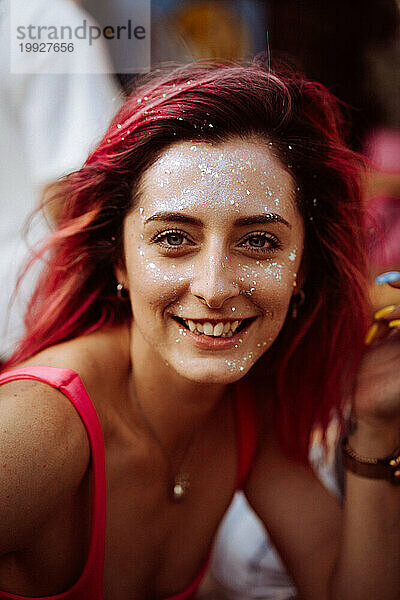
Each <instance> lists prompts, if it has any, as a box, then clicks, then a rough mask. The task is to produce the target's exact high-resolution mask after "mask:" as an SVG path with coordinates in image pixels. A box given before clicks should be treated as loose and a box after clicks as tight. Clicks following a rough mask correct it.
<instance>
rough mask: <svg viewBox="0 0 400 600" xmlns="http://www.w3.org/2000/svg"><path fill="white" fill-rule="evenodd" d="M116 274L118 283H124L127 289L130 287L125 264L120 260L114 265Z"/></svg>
mask: <svg viewBox="0 0 400 600" xmlns="http://www.w3.org/2000/svg"><path fill="white" fill-rule="evenodd" d="M114 275H115V279H116V280H117V282H118V283H122V285H123V286H124V288H125V289H128V277H127V273H126V269H125V265H123V264H121V263H120V262H118V264H117V265H115V266H114Z"/></svg>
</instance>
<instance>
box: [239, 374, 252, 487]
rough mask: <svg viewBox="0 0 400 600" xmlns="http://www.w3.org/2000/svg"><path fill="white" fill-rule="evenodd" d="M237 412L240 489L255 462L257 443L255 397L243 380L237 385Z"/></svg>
mask: <svg viewBox="0 0 400 600" xmlns="http://www.w3.org/2000/svg"><path fill="white" fill-rule="evenodd" d="M235 413H236V414H235V417H236V433H237V447H238V466H237V480H236V488H237V489H240V488H241V487H242V486H243V484H244V482H245V480H246V477H247V475H248V474H249V471H250V469H251V466H252V464H253V459H254V455H255V451H256V443H257V427H256V417H255V406H254V397H253V394H252V393H251V389H250V386H249V385H248V384H247V385H246V384H244V383H243V382H242V381H240V382H239V383H237V384H236V385H235Z"/></svg>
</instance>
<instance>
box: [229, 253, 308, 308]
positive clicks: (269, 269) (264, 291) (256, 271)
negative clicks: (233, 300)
mask: <svg viewBox="0 0 400 600" xmlns="http://www.w3.org/2000/svg"><path fill="white" fill-rule="evenodd" d="M241 270H242V273H241V274H240V276H239V281H240V284H241V288H242V291H241V293H242V294H244V295H246V296H248V297H249V298H250V299H251V300H252V302H254V303H255V304H257V305H258V306H259V307H260V308H262V310H263V312H264V314H266V315H267V316H270V317H271V318H279V317H281V316H282V313H284V315H286V312H287V309H288V306H289V303H290V300H291V297H292V294H293V289H294V287H293V283H294V282H295V280H296V272H295V270H294V264H291V263H289V264H288V262H287V261H285V262H278V261H269V262H268V263H266V262H263V263H261V262H260V261H256V267H250V266H245V265H241Z"/></svg>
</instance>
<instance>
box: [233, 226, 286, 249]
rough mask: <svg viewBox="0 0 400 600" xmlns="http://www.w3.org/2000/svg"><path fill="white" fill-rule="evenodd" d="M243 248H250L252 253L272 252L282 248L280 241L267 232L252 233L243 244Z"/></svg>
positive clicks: (241, 243) (241, 244)
mask: <svg viewBox="0 0 400 600" xmlns="http://www.w3.org/2000/svg"><path fill="white" fill-rule="evenodd" d="M240 246H242V247H243V248H250V250H251V251H256V252H257V251H259V252H271V251H272V250H278V249H280V248H281V247H282V244H281V242H280V241H279V239H278V238H277V237H276V236H275V235H272V234H271V233H268V232H266V231H259V232H257V233H250V234H249V235H247V236H246V237H245V238H244V239H243V240H242V241H241V242H240Z"/></svg>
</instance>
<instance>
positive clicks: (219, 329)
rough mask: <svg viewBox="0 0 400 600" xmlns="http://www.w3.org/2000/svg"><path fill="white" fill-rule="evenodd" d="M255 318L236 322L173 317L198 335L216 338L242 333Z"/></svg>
mask: <svg viewBox="0 0 400 600" xmlns="http://www.w3.org/2000/svg"><path fill="white" fill-rule="evenodd" d="M254 318H255V317H250V318H246V319H237V320H235V321H232V320H229V319H225V320H224V319H221V320H220V321H217V320H215V319H210V320H206V319H189V318H182V317H176V316H173V319H174V320H175V321H177V322H178V323H179V324H180V325H182V326H183V327H184V328H185V329H188V330H189V331H191V332H192V333H194V334H196V335H205V336H209V337H216V338H230V337H232V336H233V335H234V334H235V333H236V332H238V333H239V332H240V331H242V330H243V329H244V328H245V327H246V326H247V325H248V324H249V323H250V322H251V321H253V320H254Z"/></svg>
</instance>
